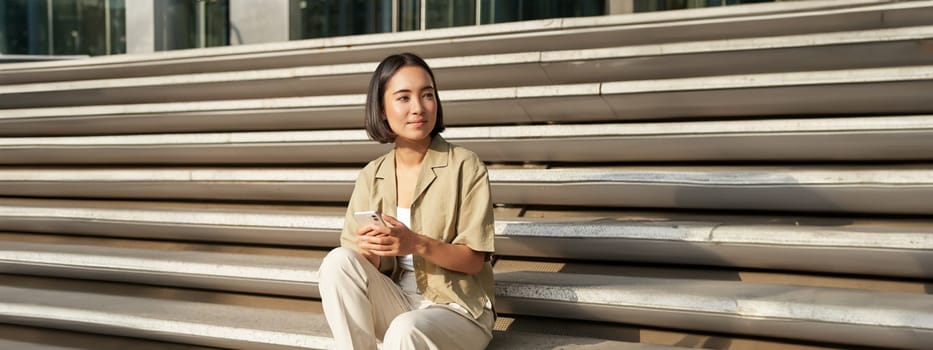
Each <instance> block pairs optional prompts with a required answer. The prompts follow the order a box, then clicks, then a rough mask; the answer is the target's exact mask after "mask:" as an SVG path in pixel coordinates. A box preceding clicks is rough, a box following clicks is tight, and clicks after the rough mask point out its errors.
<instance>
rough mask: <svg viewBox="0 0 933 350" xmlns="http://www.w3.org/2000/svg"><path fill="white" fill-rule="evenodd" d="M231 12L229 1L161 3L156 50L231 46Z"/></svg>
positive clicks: (158, 5)
mask: <svg viewBox="0 0 933 350" xmlns="http://www.w3.org/2000/svg"><path fill="white" fill-rule="evenodd" d="M229 13H230V9H229V5H228V2H227V0H157V1H156V6H155V27H156V28H157V30H156V33H155V41H156V50H158V51H162V50H177V49H190V48H196V47H210V46H224V45H228V44H229V43H230V40H229V31H228V30H227V24H228V23H229V21H230V20H229Z"/></svg>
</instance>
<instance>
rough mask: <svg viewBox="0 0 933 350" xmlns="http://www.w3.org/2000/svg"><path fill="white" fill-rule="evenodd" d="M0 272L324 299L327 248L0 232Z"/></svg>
mask: <svg viewBox="0 0 933 350" xmlns="http://www.w3.org/2000/svg"><path fill="white" fill-rule="evenodd" d="M0 242H3V247H2V248H0V252H2V253H3V255H2V257H0V273H13V274H29V275H43V276H55V277H63V278H81V279H95V280H109V281H122V282H132V283H142V284H155V285H165V286H184V287H187V288H205V289H215V290H228V291H234V292H248V293H261V294H276V295H285V296H297V297H315V298H317V297H319V295H318V292H317V280H318V278H317V273H318V267H319V266H320V263H321V259H323V258H324V255H326V253H327V252H326V251H320V250H317V251H315V250H306V249H302V250H298V249H282V248H259V247H248V246H231V245H218V244H210V245H208V244H195V243H169V242H152V241H127V240H116V239H95V238H79V237H67V236H62V237H56V236H42V237H40V236H35V235H16V234H6V233H0Z"/></svg>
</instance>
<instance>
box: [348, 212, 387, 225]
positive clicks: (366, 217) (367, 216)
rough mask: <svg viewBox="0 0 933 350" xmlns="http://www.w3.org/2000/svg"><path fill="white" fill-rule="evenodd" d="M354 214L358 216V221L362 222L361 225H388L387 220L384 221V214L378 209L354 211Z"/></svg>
mask: <svg viewBox="0 0 933 350" xmlns="http://www.w3.org/2000/svg"><path fill="white" fill-rule="evenodd" d="M353 216H354V217H356V223H358V224H360V226H363V225H370V224H374V225H376V226H386V222H385V221H382V214H381V213H379V212H378V211H372V210H369V211H358V212H355V213H353Z"/></svg>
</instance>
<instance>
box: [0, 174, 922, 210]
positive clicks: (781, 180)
mask: <svg viewBox="0 0 933 350" xmlns="http://www.w3.org/2000/svg"><path fill="white" fill-rule="evenodd" d="M357 174H358V170H357V169H356V168H295V167H288V168H284V167H283V168H258V167H255V168H254V167H237V168H230V167H224V168H220V167H192V168H183V167H170V168H166V167H158V168H140V167H123V168H106V169H102V168H98V169H95V168H64V167H48V168H43V169H41V170H36V169H33V168H22V167H7V168H3V169H0V195H5V196H24V197H46V198H112V199H138V198H145V199H195V200H254V201H264V200H265V201H304V202H307V201H317V202H345V201H347V200H348V199H349V196H350V193H351V191H352V188H353V184H354V182H355V180H356V176H357ZM489 179H490V184H491V188H492V193H493V201H494V202H496V203H507V204H513V205H564V206H594V205H595V206H605V207H643V208H679V209H730V210H772V211H774V210H778V211H796V212H841V213H890V214H917V215H928V214H930V213H933V202H930V201H928V200H926V198H929V196H930V195H933V194H931V191H933V186H931V183H933V171H930V169H929V168H928V167H927V166H924V165H905V166H886V167H883V168H881V167H875V166H870V165H869V166H865V165H859V166H849V165H844V166H823V165H819V166H817V165H813V166H607V167H566V168H551V169H495V168H494V169H491V170H490V171H489ZM531 188H534V189H535V190H534V191H530V190H529V189H531Z"/></svg>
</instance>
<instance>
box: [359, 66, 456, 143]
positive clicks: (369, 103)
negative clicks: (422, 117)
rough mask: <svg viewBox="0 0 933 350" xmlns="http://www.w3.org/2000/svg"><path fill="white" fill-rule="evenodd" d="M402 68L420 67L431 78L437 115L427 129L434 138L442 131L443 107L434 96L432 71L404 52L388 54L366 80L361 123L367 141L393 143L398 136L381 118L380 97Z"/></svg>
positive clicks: (381, 103) (381, 99)
mask: <svg viewBox="0 0 933 350" xmlns="http://www.w3.org/2000/svg"><path fill="white" fill-rule="evenodd" d="M405 66H416V67H421V68H424V70H425V71H427V72H428V75H430V76H431V83H432V84H434V100H435V101H436V102H437V115H436V120H435V123H434V129H432V130H431V137H434V136H437V134H440V133H441V132H443V131H444V129H445V126H444V108H443V107H441V98H440V96H438V94H437V82H436V81H435V80H434V72H432V71H431V67H428V64H427V63H425V62H424V60H423V59H421V57H418V55H415V54H413V53H407V52H406V53H401V54H396V55H391V56H389V57H386V58H385V59H383V60H382V62H380V63H379V66H378V67H376V71H375V72H373V77H372V78H371V79H370V80H369V91H368V92H367V93H366V119H365V121H364V123H365V125H366V133H367V134H369V138H370V139H373V140H375V141H379V143H390V142H395V137H396V136H398V135H396V134H395V133H394V132H392V128H391V127H389V122H388V121H387V120H386V119H385V118H383V116H384V115H385V103H384V102H385V101H383V98H384V97H383V96H384V95H385V87H386V83H388V82H389V79H391V78H392V76H393V75H395V73H396V72H398V70H399V69H401V68H402V67H405Z"/></svg>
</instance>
